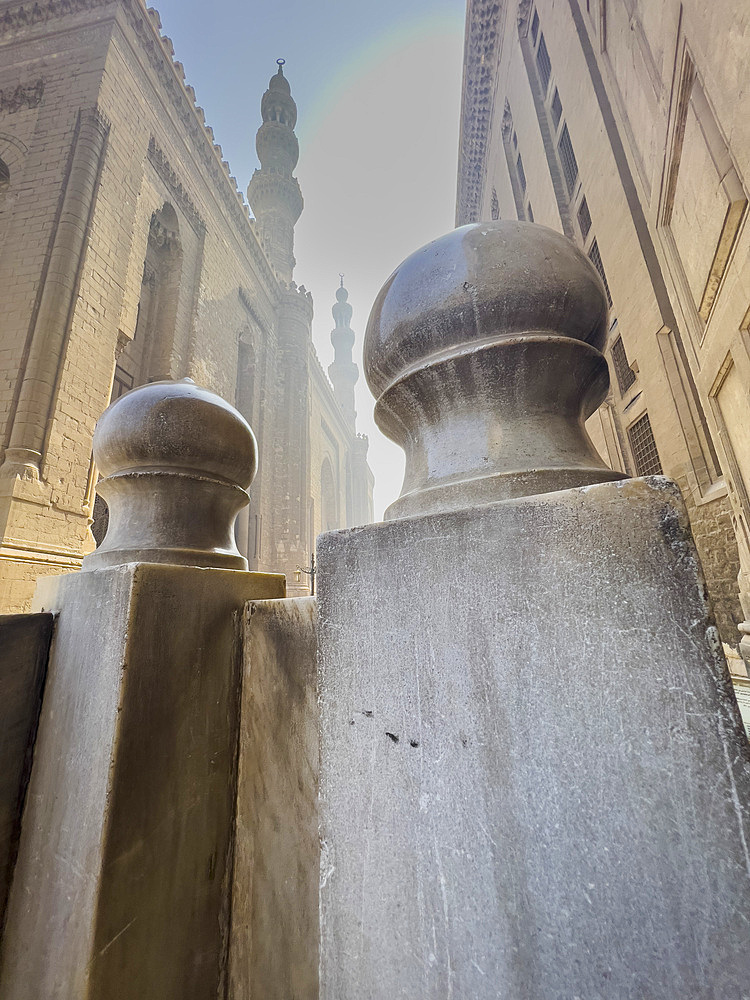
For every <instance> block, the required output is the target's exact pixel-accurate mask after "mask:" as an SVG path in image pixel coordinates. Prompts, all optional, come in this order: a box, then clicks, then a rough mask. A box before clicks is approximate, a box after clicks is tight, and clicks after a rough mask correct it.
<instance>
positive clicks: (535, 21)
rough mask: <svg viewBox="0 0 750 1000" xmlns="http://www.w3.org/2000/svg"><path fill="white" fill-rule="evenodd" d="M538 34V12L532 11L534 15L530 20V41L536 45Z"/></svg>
mask: <svg viewBox="0 0 750 1000" xmlns="http://www.w3.org/2000/svg"><path fill="white" fill-rule="evenodd" d="M538 34H539V14H538V13H537V11H534V17H533V18H532V20H531V41H532V42H533V43H534V45H536V39H537V35H538Z"/></svg>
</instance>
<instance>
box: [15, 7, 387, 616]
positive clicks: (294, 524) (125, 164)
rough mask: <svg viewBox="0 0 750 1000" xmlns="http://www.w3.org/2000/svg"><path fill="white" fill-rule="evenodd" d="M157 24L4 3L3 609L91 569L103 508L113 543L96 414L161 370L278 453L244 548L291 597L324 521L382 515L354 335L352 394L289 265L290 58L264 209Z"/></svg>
mask: <svg viewBox="0 0 750 1000" xmlns="http://www.w3.org/2000/svg"><path fill="white" fill-rule="evenodd" d="M160 28H161V24H160V21H159V17H158V15H157V14H156V12H155V11H153V10H147V9H146V7H145V4H143V3H142V2H141V0H74V2H66V3H59V2H52V0H42V2H40V3H36V4H33V5H30V4H23V5H22V4H19V3H18V2H7V0H6V2H1V0H0V303H1V304H2V328H1V329H0V610H2V611H10V610H25V609H27V608H28V606H29V603H30V601H31V597H32V594H33V591H34V585H35V581H36V579H37V578H38V577H40V576H43V575H48V574H57V573H61V572H64V571H69V570H71V569H75V568H78V567H80V565H81V560H82V558H83V556H84V555H85V554H86V553H87V552H88V551H90V550H91V549H93V547H94V545H95V541H94V537H93V536H92V532H91V527H90V525H91V524H92V518H93V519H94V524H93V530H94V534H95V535H97V536H98V539H99V541H101V538H102V536H103V533H104V527H105V526H106V509H105V507H104V506H103V504H102V502H101V501H98V502H97V503H96V509H95V491H94V487H95V484H96V480H97V478H98V471H97V469H96V467H95V465H94V463H93V459H92V448H91V443H92V434H93V430H94V424H95V422H96V420H97V419H98V417H99V416H100V414H101V413H102V412H103V411H104V409H105V408H106V407H107V405H108V404H109V403H110V401H112V400H114V399H117V398H118V397H119V396H120V395H121V394H122V393H124V392H126V391H127V390H128V389H130V388H133V387H134V386H137V385H140V384H142V383H144V382H149V381H154V380H159V379H164V378H182V377H185V376H188V377H190V378H192V379H193V380H194V381H195V382H196V383H197V384H198V385H199V386H205V387H206V388H207V389H210V390H213V391H215V392H218V393H219V394H220V395H221V396H223V397H224V398H225V399H228V400H230V401H234V403H235V404H236V406H237V408H238V409H239V410H240V412H241V413H242V414H243V416H244V417H245V418H246V419H247V421H248V422H249V423H250V425H251V426H252V428H253V430H254V431H255V434H256V436H257V438H258V448H259V453H260V468H259V471H258V475H257V478H256V479H255V482H254V484H253V488H252V493H251V503H250V507H249V508H246V509H245V510H244V511H243V512H242V513H241V514H240V517H239V518H238V522H237V526H236V534H237V544H238V547H239V549H240V551H241V553H242V554H243V555H244V556H246V557H247V560H248V563H249V566H250V568H251V569H253V570H261V571H266V572H281V573H285V574H286V576H287V579H288V580H289V590H290V593H295V592H296V593H298V594H305V593H307V592H308V581H307V580H306V578H305V577H304V576H303V578H302V581H301V582H300V583H299V584H296V583H295V569H296V568H297V567H298V566H301V567H307V566H308V565H309V563H310V558H311V555H312V553H313V551H314V540H315V537H316V535H317V534H318V533H319V532H320V531H321V530H323V529H328V528H335V527H342V526H345V525H352V524H361V523H364V522H366V521H369V520H371V519H372V485H373V478H372V473H371V472H370V470H369V468H368V466H367V439H366V438H365V437H364V436H362V435H358V434H357V432H356V426H355V414H354V408H353V405H352V403H351V391H350V389H351V387H352V386H353V381H352V378H353V379H354V380H356V377H357V373H356V366H354V369H353V372H352V369H351V368H346V363H347V358H346V357H343V358H340V351H339V348H338V347H337V361H336V364H335V366H333V367H334V368H336V372H335V373H334V372H333V371H332V372H331V378H332V380H333V382H334V385H335V386H336V391H335V392H334V390H333V388H332V385H331V382H329V380H328V379H327V378H326V375H325V373H324V371H323V369H322V367H321V365H320V363H319V361H318V359H317V356H316V354H315V350H314V347H313V345H312V340H311V336H310V327H311V321H312V313H313V306H312V301H311V297H310V294H309V293H308V292H306V291H305V289H304V286H299V287H298V286H297V285H296V284H295V282H294V280H293V279H292V275H293V268H294V253H293V239H294V224H295V222H296V221H297V219H298V217H299V215H300V212H301V211H302V196H301V194H300V189H299V185H298V183H297V180H296V178H295V177H294V176H293V171H294V168H295V166H296V163H297V158H298V146H297V139H296V137H295V135H294V125H295V122H296V117H297V110H296V106H295V103H294V100H293V99H292V96H291V92H290V87H289V83H288V81H287V79H286V77H285V76H284V72H283V69H282V66H281V65H279V67H278V70H277V72H276V73H275V74H274V76H273V77H272V79H271V82H270V84H269V88H268V90H267V91H266V93H265V94H264V95H263V99H262V104H261V115H262V125H261V127H260V129H259V131H258V135H257V150H258V156H259V159H260V164H261V166H260V169H259V170H257V171H256V172H255V174H254V175H253V177H252V179H251V182H250V186H249V188H248V198H249V200H250V205H251V208H252V211H253V213H254V215H255V218H254V219H253V218H251V216H250V211H249V209H248V207H247V205H246V204H245V202H244V200H243V197H242V195H241V193H240V191H239V190H238V187H237V182H236V181H235V179H234V178H233V177H231V176H230V172H229V165H228V164H227V163H226V161H225V160H224V159H223V158H222V151H221V147H220V146H218V145H216V144H215V143H214V139H213V133H212V131H211V129H210V127H209V126H207V125H206V124H205V122H204V119H203V113H202V110H201V108H199V107H197V106H196V103H195V94H194V92H193V90H192V88H191V87H189V86H188V85H187V84H186V83H185V80H184V74H183V72H182V66H181V64H180V63H178V62H175V61H174V53H173V49H172V44H171V42H170V41H169V39H168V38H166V37H164V36H162V34H161V31H160ZM332 284H333V283H332ZM334 290H335V289H334V287H332V289H331V293H332V295H331V297H332V298H333V292H334ZM336 323H337V328H338V326H339V321H338V319H337V321H336ZM346 327H347V328H348V318H347V322H346ZM352 339H353V338H352ZM344 353H345V352H344ZM348 362H351V344H349V356H348ZM342 365H343V367H342ZM339 372H341V373H342V374H341V375H340V376H339Z"/></svg>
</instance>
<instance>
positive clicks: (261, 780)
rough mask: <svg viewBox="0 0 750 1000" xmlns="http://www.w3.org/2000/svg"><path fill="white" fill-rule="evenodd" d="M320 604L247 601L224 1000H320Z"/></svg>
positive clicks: (302, 600)
mask: <svg viewBox="0 0 750 1000" xmlns="http://www.w3.org/2000/svg"><path fill="white" fill-rule="evenodd" d="M316 622H317V605H316V602H315V600H314V599H313V598H310V597H302V598H297V599H292V600H289V599H287V600H278V601H252V602H251V603H250V604H248V605H247V607H246V609H245V616H244V627H243V635H244V647H243V649H244V653H243V655H244V666H243V681H242V706H241V716H240V742H239V762H238V781H237V819H236V836H235V847H234V872H233V878H232V931H231V942H230V950H229V982H230V995H231V996H232V997H236V998H237V1000H240V998H243V997H264V998H266V1000H288V998H289V997H294V998H295V1000H317V996H318V926H319V923H318V880H319V870H320V844H319V840H318V766H319V765H318V756H319V728H318V700H317V694H318V688H317V636H316Z"/></svg>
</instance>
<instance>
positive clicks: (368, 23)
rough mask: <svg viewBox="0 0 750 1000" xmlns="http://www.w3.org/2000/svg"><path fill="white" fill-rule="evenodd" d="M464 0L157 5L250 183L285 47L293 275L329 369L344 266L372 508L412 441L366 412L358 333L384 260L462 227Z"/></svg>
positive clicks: (227, 150) (388, 262)
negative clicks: (402, 443)
mask: <svg viewBox="0 0 750 1000" xmlns="http://www.w3.org/2000/svg"><path fill="white" fill-rule="evenodd" d="M464 7H465V5H464V2H463V0H409V2H408V3H404V2H403V0H401V2H397V0H378V2H375V3H373V2H372V0H368V2H367V3H365V2H364V0H329V2H325V0H324V2H322V3H320V2H319V3H311V2H309V0H308V2H307V3H303V2H286V3H284V2H282V3H276V4H275V5H271V4H270V3H267V4H260V3H257V2H248V0H214V2H213V3H212V4H210V5H207V4H206V3H205V0H161V2H160V3H158V5H157V9H158V10H159V13H160V14H161V19H162V23H163V29H162V30H163V32H164V33H165V34H167V35H169V37H170V38H171V39H172V41H173V42H174V46H175V56H176V58H177V59H179V60H180V61H181V62H182V63H183V65H184V67H185V77H186V80H187V82H188V83H190V84H192V85H193V87H194V88H195V90H196V96H197V100H198V103H199V104H200V105H201V106H202V107H203V108H204V109H205V112H206V121H207V122H208V124H209V125H211V126H212V127H213V130H214V134H215V137H216V141H217V142H218V143H220V144H221V146H222V148H223V151H224V156H225V158H226V159H227V160H229V163H230V165H231V168H232V173H233V174H234V175H235V176H236V177H237V179H238V181H239V185H240V188H241V189H242V190H243V191H244V190H245V189H246V188H247V184H248V182H249V180H250V175H251V174H252V172H253V170H254V169H255V168H256V167H257V165H258V163H257V158H256V155H255V132H256V130H257V128H258V126H259V125H260V98H261V95H262V94H263V91H264V90H265V89H266V87H267V86H268V80H269V78H270V76H271V74H272V73H273V72H275V70H276V59H277V58H284V59H286V65H285V66H284V72H285V73H286V75H287V77H288V79H289V81H290V83H291V87H292V94H293V96H294V99H295V101H296V102H297V107H298V110H299V117H298V122H297V129H296V131H297V135H298V137H299V140H300V160H299V164H298V166H297V171H296V175H297V178H298V179H299V182H300V186H301V188H302V194H303V196H304V199H305V209H304V212H303V213H302V217H301V219H300V221H299V223H298V225H297V230H296V234H297V235H296V244H295V255H296V258H297V267H296V271H295V279H296V280H297V282H298V283H299V284H303V285H305V286H306V287H307V288H308V289H310V291H311V292H312V294H313V299H314V302H315V320H314V324H313V339H314V341H315V345H316V347H317V350H318V355H319V357H320V360H321V362H322V363H323V366H324V367H325V368H327V367H328V365H329V364H330V362H331V361H332V360H333V348H332V347H331V341H330V332H331V329H332V327H333V319H332V317H331V306H332V305H333V302H334V295H335V291H336V287H337V285H338V275H339V272H340V271H343V272H344V274H345V279H344V280H345V284H346V287H347V288H348V289H349V301H350V302H351V304H352V307H353V309H354V316H353V319H352V327H353V328H354V330H355V332H356V334H357V342H356V344H355V360H356V361H357V363H358V364H359V366H360V380H359V383H358V384H357V414H358V415H357V425H358V429H359V430H360V431H364V432H365V433H367V434H368V435H369V437H370V452H369V460H370V465H371V467H372V469H373V472H374V473H375V514H376V517H378V518H379V517H380V516H382V512H383V509H384V507H386V506H387V505H388V504H389V503H390V502H391V501H392V500H393V499H395V497H396V496H398V493H399V491H400V488H401V479H402V476H403V453H402V452H401V449H400V448H398V447H397V446H396V445H393V444H392V443H391V442H389V441H388V440H386V439H385V438H384V437H383V436H382V434H381V433H380V431H378V429H377V427H376V426H375V424H374V422H373V419H372V407H373V399H372V396H371V395H370V393H369V391H368V389H367V385H366V383H365V379H364V373H363V372H362V364H361V352H362V338H363V336H364V331H365V325H366V323H367V317H368V315H369V312H370V306H371V305H372V302H373V299H374V298H375V295H376V294H377V293H378V291H379V290H380V287H381V286H382V285H383V283H384V282H385V280H386V278H387V277H388V276H389V274H390V273H391V271H392V270H393V269H394V268H395V267H396V266H397V265H398V264H399V263H400V262H401V260H403V258H404V257H406V256H407V255H408V254H409V253H411V252H412V251H413V250H416V249H417V248H418V247H420V246H422V245H423V244H424V243H426V242H428V241H429V240H431V239H434V238H435V237H436V236H440V235H441V234H442V233H444V232H447V231H448V230H449V229H451V228H452V227H453V220H454V211H455V195H456V162H457V156H458V118H459V101H460V93H461V62H462V56H463V28H464ZM260 460H261V462H262V461H263V456H262V455H261V456H260Z"/></svg>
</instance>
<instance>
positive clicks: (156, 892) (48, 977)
mask: <svg viewBox="0 0 750 1000" xmlns="http://www.w3.org/2000/svg"><path fill="white" fill-rule="evenodd" d="M283 593H284V584H283V580H282V579H281V578H279V577H274V576H268V575H264V574H254V573H245V572H241V571H236V570H221V569H199V568H194V567H189V566H167V565H155V564H143V563H141V564H130V565H125V566H115V567H111V568H107V569H100V570H93V571H90V572H82V573H77V574H69V575H67V576H65V577H61V578H58V579H57V580H51V581H43V582H42V583H41V584H40V585H39V588H38V590H37V595H36V598H35V600H36V601H37V607H38V608H39V610H48V611H49V610H54V611H57V612H59V617H58V621H57V627H56V637H55V644H54V649H53V652H52V655H51V657H50V662H49V670H48V677H47V685H46V689H45V697H44V702H43V705H42V714H41V717H40V723H39V737H38V739H37V743H36V747H35V755H34V766H33V770H32V775H31V782H30V785H29V793H28V797H27V805H26V809H25V812H24V817H23V833H22V842H21V848H20V851H19V856H18V863H17V865H16V870H15V875H14V880H13V885H12V888H11V895H10V900H9V904H8V916H7V922H6V928H5V935H4V938H3V942H2V955H1V956H0V957H1V959H2V965H1V967H0V993H1V994H2V996H3V998H4V1000H5V998H7V1000H32V998H33V1000H40V998H42V997H44V998H52V997H60V998H63V997H64V998H66V1000H67V998H71V1000H72V998H73V997H76V998H78V997H87V998H89V1000H94V998H101V1000H104V998H107V1000H126V998H127V1000H131V998H132V1000H136V998H138V1000H147V998H149V1000H151V998H153V1000H172V998H173V1000H184V998H185V997H209V996H211V997H214V996H217V995H220V991H221V989H223V988H224V983H225V982H226V978H225V977H226V965H227V954H228V946H229V924H228V914H229V905H230V900H229V891H230V880H231V866H232V854H231V848H232V842H233V833H234V829H233V827H234V816H235V801H236V765H237V740H238V726H239V694H240V691H239V686H240V673H241V663H240V656H239V634H238V628H237V625H238V623H237V622H236V617H235V616H233V613H234V612H238V613H239V612H240V611H241V609H242V608H243V607H244V604H245V602H246V601H247V600H249V599H252V598H255V597H257V598H274V597H281V596H283ZM165 623H167V624H168V625H169V628H168V630H167V631H165Z"/></svg>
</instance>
